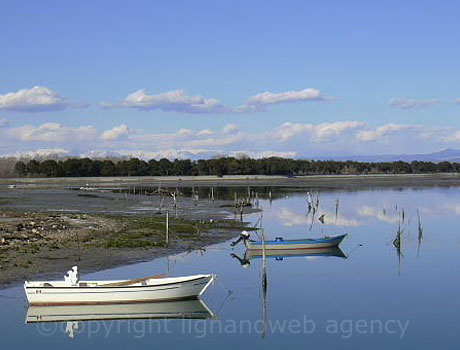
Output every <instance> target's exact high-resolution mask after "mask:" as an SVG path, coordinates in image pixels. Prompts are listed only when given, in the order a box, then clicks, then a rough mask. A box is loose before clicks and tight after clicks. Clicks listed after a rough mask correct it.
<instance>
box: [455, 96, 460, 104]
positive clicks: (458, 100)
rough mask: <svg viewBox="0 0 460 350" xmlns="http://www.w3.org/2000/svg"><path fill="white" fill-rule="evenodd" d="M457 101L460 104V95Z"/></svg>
mask: <svg viewBox="0 0 460 350" xmlns="http://www.w3.org/2000/svg"><path fill="white" fill-rule="evenodd" d="M455 102H456V103H457V104H459V105H460V97H459V98H457V100H456V101H455Z"/></svg>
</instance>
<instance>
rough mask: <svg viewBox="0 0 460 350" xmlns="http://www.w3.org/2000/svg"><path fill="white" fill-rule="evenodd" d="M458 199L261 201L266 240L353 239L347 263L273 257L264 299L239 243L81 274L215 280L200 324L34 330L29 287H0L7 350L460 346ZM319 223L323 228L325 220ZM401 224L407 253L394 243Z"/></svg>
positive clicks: (362, 196) (256, 266) (381, 193)
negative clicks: (315, 204) (314, 206)
mask: <svg viewBox="0 0 460 350" xmlns="http://www.w3.org/2000/svg"><path fill="white" fill-rule="evenodd" d="M278 194H279V193H278ZM459 198H460V189H458V188H426V189H409V188H407V189H375V190H362V191H356V192H342V191H331V192H320V193H319V200H320V201H319V209H318V211H317V213H316V214H315V217H314V218H313V219H312V215H311V213H310V214H309V215H307V195H306V191H305V190H299V189H297V190H294V189H292V190H289V189H285V190H283V191H282V195H279V196H277V199H274V200H272V201H269V200H268V199H261V200H260V206H261V207H262V208H263V218H262V225H263V228H264V231H265V235H266V237H267V239H274V238H275V237H279V236H282V237H284V238H286V239H287V238H303V237H320V236H322V235H335V234H342V233H344V232H346V233H348V234H349V236H348V237H347V239H346V240H345V241H344V242H343V243H342V245H341V248H342V250H343V252H344V253H345V254H346V256H347V257H346V258H343V257H337V256H295V257H284V258H282V259H281V258H279V259H275V258H269V259H267V279H268V284H267V293H266V296H265V298H264V293H263V292H262V282H261V275H262V261H261V259H259V258H254V259H251V260H250V261H249V264H245V265H246V267H243V266H242V265H241V264H240V262H239V260H238V259H236V258H233V257H232V256H231V254H232V253H234V254H236V255H237V256H239V257H240V258H242V257H243V256H244V252H245V248H244V246H243V245H242V244H240V245H238V246H236V247H235V248H234V249H232V248H231V247H230V242H224V243H221V244H218V245H214V246H212V247H208V248H207V249H206V250H204V251H194V252H190V253H184V254H179V255H176V256H172V257H169V258H161V259H156V260H153V261H150V262H144V263H139V264H133V265H129V266H123V267H118V268H114V269H110V270H105V271H100V272H97V273H92V274H87V275H85V274H84V271H83V272H82V273H83V275H84V276H83V277H84V278H85V279H86V278H87V279H96V278H97V279H99V278H100V279H120V278H136V277H143V276H147V275H153V274H160V273H169V274H170V275H175V276H179V275H185V274H195V273H205V272H209V273H216V274H217V275H218V282H217V283H215V284H214V285H213V286H212V287H211V288H210V289H209V290H208V291H207V293H206V294H205V296H204V298H203V301H204V303H205V305H206V306H203V310H205V311H204V312H203V310H201V312H197V313H193V312H192V313H191V314H190V313H188V314H187V317H192V318H196V319H167V320H152V319H150V320H149V319H142V318H141V319H130V318H129V316H126V318H123V319H119V320H106V321H80V322H77V321H75V322H67V321H64V322H51V323H28V324H26V323H25V320H26V315H27V312H28V308H27V304H26V301H25V296H24V292H23V289H22V287H21V286H16V287H12V288H8V289H4V290H0V310H1V311H0V313H1V318H0V344H1V348H2V349H10V348H13V347H17V348H30V347H33V348H35V349H54V348H56V349H57V348H59V349H82V348H86V349H91V348H96V347H97V348H99V349H109V348H110V349H126V348H134V347H136V348H138V349H164V348H187V349H206V348H210V349H211V348H212V349H215V348H220V349H237V348H241V349H242V348H255V349H259V348H261V349H262V348H263V349H281V348H292V349H308V348H316V349H318V348H324V349H332V348H344V349H368V348H372V349H388V348H395V349H432V348H435V347H436V348H439V347H440V348H442V349H457V348H458V344H459V341H460V335H459V334H460V332H459V331H460V322H459V320H460V318H459V311H460V274H459V271H460V270H459V269H460V199H459ZM313 199H314V201H316V193H313ZM337 200H338V203H339V205H338V211H337V212H338V215H336V205H337ZM417 211H419V213H420V217H421V223H422V226H423V237H420V235H419V229H418V217H417ZM403 213H404V214H403ZM321 214H325V216H324V221H325V223H324V224H321V223H320V221H319V220H318V217H319V215H321ZM259 217H260V214H252V215H250V216H248V217H246V218H245V219H246V220H248V221H251V222H252V223H253V224H255V223H256V222H257V220H258V219H259ZM398 227H400V228H401V230H402V244H401V249H400V251H399V252H398V250H397V249H396V247H395V246H394V245H393V240H394V239H395V237H396V235H397V231H398ZM195 306H196V305H195ZM178 308H179V310H180V308H181V306H178ZM208 309H209V311H208ZM112 311H113V310H112ZM145 311H146V313H148V311H149V310H148V307H147V306H146V308H145ZM110 312H111V310H110V309H107V314H108V315H110ZM88 313H89V314H91V310H90V311H89V312H88ZM88 317H91V316H88ZM202 318H204V319H202ZM69 334H70V335H73V337H71V336H69Z"/></svg>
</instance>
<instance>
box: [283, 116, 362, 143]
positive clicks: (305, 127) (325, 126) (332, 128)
mask: <svg viewBox="0 0 460 350" xmlns="http://www.w3.org/2000/svg"><path fill="white" fill-rule="evenodd" d="M364 126H365V124H364V123H362V122H358V121H344V122H341V121H337V122H332V123H321V124H295V123H289V122H287V123H284V124H282V125H281V126H280V127H279V128H278V129H277V131H276V137H277V138H278V139H279V140H281V141H287V140H290V139H291V138H293V137H295V136H298V135H300V134H304V133H308V134H310V136H311V138H312V141H315V142H320V141H329V140H331V139H332V138H334V137H338V136H340V135H341V134H343V133H345V132H348V131H352V130H356V129H359V128H362V127H364Z"/></svg>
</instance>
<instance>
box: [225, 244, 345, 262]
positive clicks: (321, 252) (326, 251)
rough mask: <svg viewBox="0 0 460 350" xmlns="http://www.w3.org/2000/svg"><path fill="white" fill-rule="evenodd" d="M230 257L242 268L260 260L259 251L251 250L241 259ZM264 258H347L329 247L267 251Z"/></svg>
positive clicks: (339, 250) (337, 249)
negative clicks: (252, 260) (253, 260)
mask: <svg viewBox="0 0 460 350" xmlns="http://www.w3.org/2000/svg"><path fill="white" fill-rule="evenodd" d="M231 256H232V257H233V258H235V259H237V260H238V261H239V262H240V264H241V265H242V266H249V265H250V263H251V262H250V261H251V259H255V258H262V251H261V250H252V249H248V250H246V252H245V253H244V256H243V257H242V258H241V257H239V256H238V255H236V254H231ZM265 256H266V257H267V258H274V259H276V260H283V259H284V258H291V257H304V258H308V257H320V256H325V257H327V256H331V257H338V258H344V259H346V258H347V256H346V255H345V253H344V252H343V251H342V250H341V249H340V248H339V247H329V248H315V249H308V250H295V249H285V250H269V249H267V250H266V251H265Z"/></svg>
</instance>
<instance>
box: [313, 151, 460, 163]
mask: <svg viewBox="0 0 460 350" xmlns="http://www.w3.org/2000/svg"><path fill="white" fill-rule="evenodd" d="M315 159H321V160H337V161H345V160H353V161H357V162H373V163H375V162H397V161H400V160H401V161H403V162H412V161H415V160H418V161H424V162H434V163H439V162H444V161H447V162H460V150H458V149H445V150H442V151H439V152H433V153H423V154H382V155H368V156H337V157H318V158H315Z"/></svg>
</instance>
